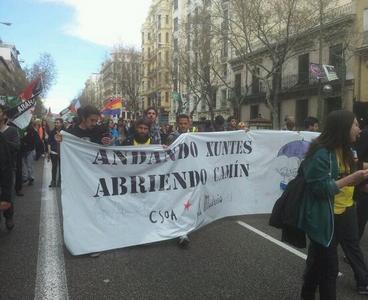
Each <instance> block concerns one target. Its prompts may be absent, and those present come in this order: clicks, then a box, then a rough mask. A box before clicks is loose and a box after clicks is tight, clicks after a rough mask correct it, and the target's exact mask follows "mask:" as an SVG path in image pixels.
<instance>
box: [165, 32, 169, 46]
mask: <svg viewBox="0 0 368 300" xmlns="http://www.w3.org/2000/svg"><path fill="white" fill-rule="evenodd" d="M165 42H166V44H168V43H169V33H168V32H166V38H165Z"/></svg>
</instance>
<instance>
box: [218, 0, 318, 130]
mask: <svg viewBox="0 0 368 300" xmlns="http://www.w3.org/2000/svg"><path fill="white" fill-rule="evenodd" d="M215 3H216V11H217V12H218V13H217V16H218V17H221V16H222V15H223V10H224V2H223V1H215ZM228 9H229V11H230V13H229V16H228V23H229V26H228V30H229V34H228V35H227V39H228V42H229V44H230V46H231V48H232V50H233V52H234V53H235V56H236V60H237V61H238V62H240V63H242V64H244V65H245V67H246V69H247V72H250V73H251V74H252V75H253V77H256V78H258V79H259V81H260V82H262V83H263V84H262V85H263V87H264V91H265V100H266V105H267V106H268V107H269V109H270V111H271V115H272V121H273V127H274V128H279V126H280V124H279V123H280V122H279V105H278V104H279V101H280V100H279V94H280V89H281V79H282V67H283V65H284V64H285V62H286V61H287V60H288V59H290V58H291V57H292V56H294V55H295V51H294V50H295V48H296V47H297V46H298V45H299V44H301V43H303V41H304V39H305V35H304V36H303V35H301V33H304V32H305V30H306V28H308V27H311V26H312V25H311V24H312V23H313V8H312V7H311V5H308V2H306V1H304V0H229V1H228ZM220 30H221V28H217V31H218V32H221V31H220Z"/></svg>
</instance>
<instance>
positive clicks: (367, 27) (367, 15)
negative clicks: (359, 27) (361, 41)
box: [363, 8, 368, 31]
mask: <svg viewBox="0 0 368 300" xmlns="http://www.w3.org/2000/svg"><path fill="white" fill-rule="evenodd" d="M363 31H368V8H366V9H365V10H364V13H363Z"/></svg>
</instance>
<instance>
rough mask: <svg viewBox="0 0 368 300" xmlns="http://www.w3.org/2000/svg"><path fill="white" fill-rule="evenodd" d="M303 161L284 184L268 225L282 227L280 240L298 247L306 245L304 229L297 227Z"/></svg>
mask: <svg viewBox="0 0 368 300" xmlns="http://www.w3.org/2000/svg"><path fill="white" fill-rule="evenodd" d="M304 164H305V163H304V161H303V162H302V163H301V164H300V166H299V169H298V173H297V176H296V177H295V178H294V179H292V180H291V181H290V182H289V183H288V185H287V186H286V189H285V191H284V192H283V193H282V195H281V196H280V198H278V199H277V200H276V203H275V205H274V207H273V209H272V213H271V216H270V220H269V225H270V226H273V227H276V228H279V229H282V236H281V240H282V241H283V242H287V243H289V244H291V245H293V246H295V247H298V248H305V247H306V238H305V233H304V231H302V230H300V229H299V228H298V227H297V224H298V217H299V207H300V203H301V201H302V199H303V197H304V190H305V186H306V182H305V179H304V175H303V166H304Z"/></svg>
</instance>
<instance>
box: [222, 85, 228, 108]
mask: <svg viewBox="0 0 368 300" xmlns="http://www.w3.org/2000/svg"><path fill="white" fill-rule="evenodd" d="M226 98H227V91H226V89H223V90H221V107H226V101H227V99H226Z"/></svg>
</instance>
